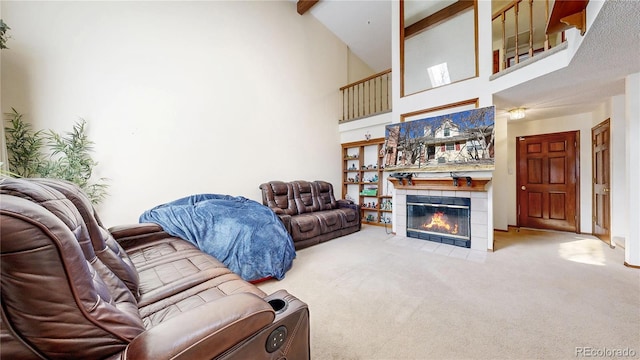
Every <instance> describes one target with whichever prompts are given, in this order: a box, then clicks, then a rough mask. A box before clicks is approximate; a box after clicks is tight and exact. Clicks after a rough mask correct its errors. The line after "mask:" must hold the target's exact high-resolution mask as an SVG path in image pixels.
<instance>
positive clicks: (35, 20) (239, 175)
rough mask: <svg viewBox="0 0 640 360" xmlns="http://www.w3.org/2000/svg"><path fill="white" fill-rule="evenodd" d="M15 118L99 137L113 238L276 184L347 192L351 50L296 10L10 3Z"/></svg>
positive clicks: (286, 4) (10, 101)
mask: <svg viewBox="0 0 640 360" xmlns="http://www.w3.org/2000/svg"><path fill="white" fill-rule="evenodd" d="M1 6H2V15H3V18H4V19H5V21H7V23H8V24H10V26H11V35H12V38H11V46H10V48H11V49H9V50H6V51H5V50H3V51H2V58H3V59H2V60H3V61H2V74H3V77H2V106H3V107H2V111H3V112H6V111H7V110H9V109H10V108H11V107H15V108H16V109H17V110H18V111H20V112H21V113H23V114H24V115H25V119H26V120H27V121H29V122H31V123H32V124H33V126H34V128H36V129H39V128H47V129H54V130H56V131H68V130H70V129H71V127H72V125H73V123H74V122H76V121H77V120H79V118H84V119H86V121H87V123H88V136H89V138H90V139H91V140H92V141H94V142H95V152H94V158H95V160H97V161H98V162H99V165H98V167H97V168H96V169H95V176H97V177H105V178H108V184H109V189H108V192H109V196H108V197H107V199H106V200H105V201H104V202H103V203H102V204H101V205H100V207H99V208H98V211H99V212H100V214H101V217H102V220H103V221H104V223H105V225H107V226H112V225H117V224H120V223H132V222H137V221H138V217H139V215H140V214H141V213H142V212H143V211H144V210H146V209H149V208H151V207H153V206H155V205H158V204H161V203H165V202H168V201H171V200H174V199H177V198H179V197H183V196H188V195H191V194H195V193H219V194H229V195H241V196H245V197H247V198H250V199H254V200H257V201H260V198H261V196H260V191H259V189H258V186H259V185H260V184H261V183H262V182H266V181H270V180H283V181H288V180H295V179H308V180H316V179H325V180H327V181H330V182H331V183H333V184H334V186H338V187H339V186H340V181H341V169H340V161H338V159H340V135H339V132H338V119H339V115H340V98H339V91H338V89H339V88H340V87H341V86H343V85H344V84H345V80H346V79H347V63H346V59H347V51H348V49H347V46H346V45H345V44H344V43H343V42H342V41H340V40H339V39H338V38H337V37H336V36H335V35H333V34H332V33H331V32H329V30H327V29H326V27H324V26H323V25H322V24H320V23H319V22H318V21H317V20H316V19H315V18H314V17H313V16H311V15H310V14H307V15H304V16H300V15H298V14H297V12H296V9H295V6H296V5H295V2H291V1H265V2H261V1H237V2H234V1H224V2H222V1H206V2H197V1H194V2H163V1H159V2H148V1H126V2H110V1H105V2H93V1H85V2H81V1H79V2H64V1H62V2H20V1H3V2H2V5H1Z"/></svg>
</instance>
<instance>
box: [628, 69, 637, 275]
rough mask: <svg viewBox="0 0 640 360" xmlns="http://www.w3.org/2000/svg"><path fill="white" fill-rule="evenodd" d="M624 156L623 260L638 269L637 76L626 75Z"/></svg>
mask: <svg viewBox="0 0 640 360" xmlns="http://www.w3.org/2000/svg"><path fill="white" fill-rule="evenodd" d="M625 98H626V104H625V124H626V126H625V137H626V145H625V153H626V167H627V173H626V184H625V199H626V206H625V210H626V215H627V217H626V221H627V229H626V232H625V249H624V250H625V251H624V255H625V256H624V260H625V263H626V264H628V265H632V266H635V267H639V268H640V221H638V214H640V190H639V189H638V179H639V178H640V166H638V164H640V152H639V151H638V149H637V146H636V141H638V139H639V138H640V101H638V99H640V73H635V74H631V75H628V76H627V77H626V79H625Z"/></svg>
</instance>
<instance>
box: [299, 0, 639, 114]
mask: <svg viewBox="0 0 640 360" xmlns="http://www.w3.org/2000/svg"><path fill="white" fill-rule="evenodd" d="M591 1H600V0H591ZM409 2H410V3H413V4H412V5H420V4H422V5H428V6H447V4H450V3H451V2H452V1H450V0H448V2H447V1H443V2H440V1H438V2H436V1H408V3H409ZM504 5H505V1H503V0H499V1H497V0H494V1H493V3H492V6H493V8H494V9H499V8H501V7H503V6H504ZM415 11H420V10H415ZM308 13H310V14H311V15H312V16H314V17H315V18H317V19H318V20H319V21H320V22H322V23H323V24H324V25H325V26H326V27H327V28H328V29H330V30H331V31H332V32H333V33H334V34H335V35H336V36H337V37H338V38H340V39H341V40H342V41H344V42H345V43H346V44H347V46H349V48H350V49H351V51H352V52H353V53H354V54H355V55H357V56H358V57H359V58H361V59H362V60H363V61H364V62H365V63H367V64H368V65H369V66H370V67H371V68H372V69H373V70H374V71H376V72H378V71H382V70H386V69H389V68H391V33H392V29H391V1H390V0H383V1H380V0H360V1H336V0H321V1H319V2H317V3H316V4H314V5H313V6H312V7H311V8H310V10H308ZM305 16H308V14H307V15H305ZM639 18H640V1H635V0H634V1H626V0H607V1H606V2H605V3H604V4H603V5H602V9H601V11H600V13H599V14H598V16H597V18H596V20H595V22H594V23H593V25H592V27H591V28H590V29H587V33H586V34H585V39H584V41H583V42H582V45H581V46H580V49H579V50H578V53H577V54H576V56H575V57H574V59H573V61H572V63H571V65H570V66H569V67H567V68H565V69H562V70H559V71H556V72H554V73H552V74H547V75H544V76H541V77H539V78H537V79H535V80H532V81H529V82H527V83H526V84H522V85H517V86H515V87H512V88H510V89H508V90H506V91H503V92H500V93H497V94H495V96H494V103H495V105H496V107H497V108H498V109H499V110H502V111H506V110H507V109H510V108H514V107H520V106H523V107H526V108H528V109H530V111H529V112H528V114H527V118H528V119H536V118H552V117H557V116H563V115H568V114H576V113H583V112H588V111H592V110H594V108H595V107H596V106H597V105H598V104H600V103H602V102H603V101H606V99H608V98H609V97H611V96H614V95H619V94H623V93H624V78H625V76H626V75H628V74H632V73H637V72H640V21H638V19H639ZM519 71H526V68H525V69H523V70H519Z"/></svg>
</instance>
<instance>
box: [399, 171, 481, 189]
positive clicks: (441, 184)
mask: <svg viewBox="0 0 640 360" xmlns="http://www.w3.org/2000/svg"><path fill="white" fill-rule="evenodd" d="M450 175H451V177H439V178H426V177H415V176H413V177H412V178H411V183H404V182H403V178H402V177H400V178H398V177H394V176H393V174H392V176H390V177H389V178H388V180H389V181H391V183H392V184H393V187H394V188H395V189H396V190H397V189H410V190H454V191H455V190H464V191H487V190H486V186H487V184H488V183H489V182H490V181H491V178H490V177H487V178H472V177H470V176H457V175H455V174H453V173H452V174H450ZM454 175H455V176H454Z"/></svg>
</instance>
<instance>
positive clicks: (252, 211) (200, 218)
mask: <svg viewBox="0 0 640 360" xmlns="http://www.w3.org/2000/svg"><path fill="white" fill-rule="evenodd" d="M139 221H140V222H141V223H143V222H151V223H156V224H158V225H160V226H162V228H163V229H164V230H165V231H166V232H167V233H169V234H171V235H173V236H177V237H180V238H182V239H185V240H188V241H190V242H192V243H193V244H195V245H196V246H198V247H199V248H200V250H202V251H204V252H206V253H208V254H210V255H212V256H214V257H215V258H216V259H218V260H220V261H221V262H222V263H223V264H225V266H227V267H228V268H229V269H230V270H231V271H233V272H235V273H236V274H238V275H240V276H241V277H242V278H243V279H245V280H247V281H253V280H258V279H263V278H265V277H274V278H276V279H278V280H280V279H282V278H283V277H284V273H285V272H286V271H287V270H289V269H290V268H291V265H292V263H293V259H294V258H295V257H296V253H295V248H294V247H293V240H292V239H291V236H290V235H289V233H288V232H287V230H286V229H285V227H284V225H283V224H282V222H280V219H279V218H278V216H277V215H276V214H275V213H274V212H273V211H272V210H271V209H269V208H268V207H266V206H264V205H262V204H260V203H258V202H256V201H253V200H249V199H246V198H244V197H241V196H238V197H234V196H230V195H218V194H198V195H192V196H187V197H184V198H181V199H178V200H175V201H172V202H169V203H166V204H162V205H158V206H156V207H154V208H152V209H150V210H147V211H145V212H144V213H143V214H142V215H140V220H139Z"/></svg>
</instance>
